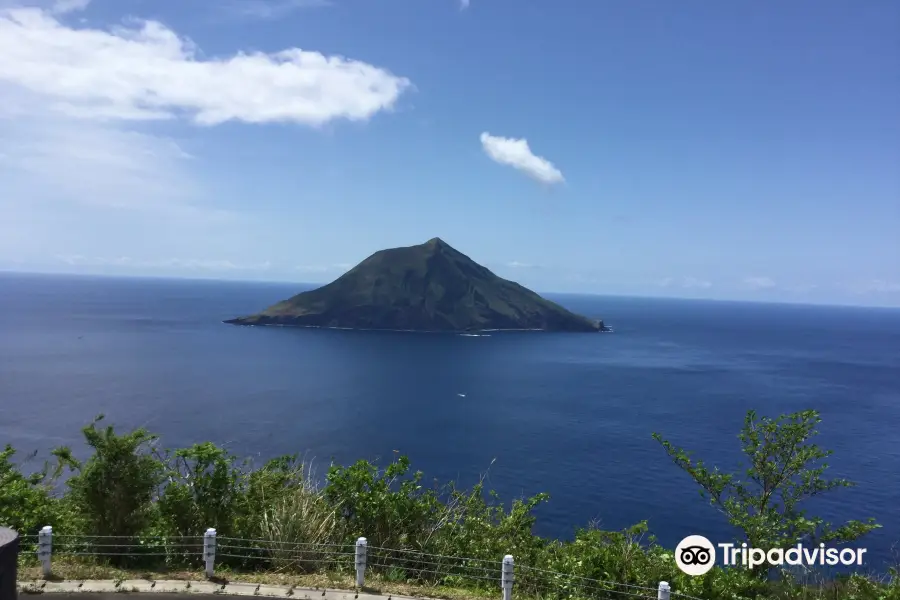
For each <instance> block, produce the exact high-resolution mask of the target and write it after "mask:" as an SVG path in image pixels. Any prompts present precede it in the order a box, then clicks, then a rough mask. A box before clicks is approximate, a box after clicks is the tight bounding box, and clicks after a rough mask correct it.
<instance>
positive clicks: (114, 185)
mask: <svg viewBox="0 0 900 600" xmlns="http://www.w3.org/2000/svg"><path fill="white" fill-rule="evenodd" d="M0 98H7V99H8V98H10V96H4V95H2V94H0ZM192 161H193V158H192V157H191V155H190V154H189V153H188V152H186V151H185V150H184V149H183V148H182V146H181V145H180V144H179V143H178V142H177V141H176V140H174V139H171V138H168V137H165V136H157V135H152V134H149V133H144V132H138V131H129V130H127V129H123V128H121V127H119V126H117V125H116V124H113V123H97V122H90V121H80V120H77V119H70V118H64V117H59V116H58V115H53V114H43V115H40V114H33V115H23V116H20V117H19V118H3V116H2V115H0V177H2V179H3V181H4V182H5V186H4V187H5V193H4V194H3V195H2V196H3V198H2V199H0V206H3V207H4V209H8V208H9V206H8V205H9V204H10V203H11V204H17V203H25V202H26V201H27V202H30V203H34V202H53V203H60V202H65V203H69V204H80V205H85V206H93V207H106V208H111V209H129V210H140V211H152V212H156V213H163V214H167V215H169V216H170V217H173V218H182V219H183V218H191V219H196V218H205V219H206V218H208V219H228V218H230V215H229V213H227V212H226V211H220V210H215V209H212V208H204V190H203V186H202V185H201V184H200V182H199V181H197V180H196V179H195V178H194V176H193V175H192V173H191V169H190V164H191V162H192ZM7 214H8V213H7Z"/></svg>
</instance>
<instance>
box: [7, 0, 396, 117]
mask: <svg viewBox="0 0 900 600" xmlns="http://www.w3.org/2000/svg"><path fill="white" fill-rule="evenodd" d="M0 56H2V57H3V59H2V60H0V82H6V83H8V84H11V85H13V86H16V87H18V88H20V89H26V90H30V91H31V92H33V93H35V94H37V95H40V96H41V97H42V98H44V99H46V100H47V101H48V103H49V106H50V107H51V108H52V109H53V110H55V111H57V112H61V113H64V114H66V115H69V116H73V117H76V118H99V119H117V120H147V119H166V118H176V117H180V116H188V117H190V118H192V119H193V121H194V122H196V123H198V124H201V125H216V124H219V123H224V122H227V121H243V122H246V123H266V122H291V123H299V124H304V125H312V126H318V125H323V124H325V123H328V122H330V121H333V120H337V119H347V120H351V121H363V120H367V119H369V118H370V117H372V116H373V115H375V114H376V113H378V112H381V111H386V110H390V109H391V108H393V107H394V105H395V103H396V101H397V99H398V98H399V96H400V95H401V94H402V93H403V92H404V91H405V90H407V89H409V88H410V87H411V83H410V81H409V80H408V79H406V78H404V77H398V76H395V75H393V74H392V73H390V72H389V71H387V70H385V69H382V68H379V67H376V66H373V65H370V64H367V63H364V62H361V61H356V60H351V59H348V58H345V57H342V56H325V55H323V54H321V53H319V52H314V51H308V50H301V49H299V48H289V49H286V50H283V51H280V52H276V53H273V54H265V53H261V52H251V53H237V54H235V55H232V56H229V57H222V58H208V59H204V58H202V57H201V54H200V53H199V51H198V49H197V48H196V47H195V46H194V44H193V43H192V42H191V41H190V40H188V39H185V38H182V37H180V36H179V35H178V34H177V33H176V32H174V31H172V30H171V29H169V28H168V27H166V26H165V25H163V24H161V23H159V22H156V21H141V22H137V23H134V24H132V25H131V26H128V27H126V26H121V27H118V28H114V29H111V30H109V31H106V30H101V29H88V28H74V27H70V26H68V25H66V24H63V23H62V22H60V21H59V20H58V19H57V18H56V17H55V16H54V15H53V14H52V13H51V12H49V11H47V10H41V9H39V8H13V9H5V10H0Z"/></svg>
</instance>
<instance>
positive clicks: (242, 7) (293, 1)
mask: <svg viewBox="0 0 900 600" xmlns="http://www.w3.org/2000/svg"><path fill="white" fill-rule="evenodd" d="M331 5H332V2H331V0H232V1H231V2H229V3H228V4H226V5H225V6H226V7H227V10H228V11H229V12H230V13H232V14H233V15H235V16H237V17H248V18H252V19H264V20H270V19H283V18H285V17H287V16H288V15H290V14H291V13H292V12H295V11H298V10H304V9H308V8H324V7H326V6H331Z"/></svg>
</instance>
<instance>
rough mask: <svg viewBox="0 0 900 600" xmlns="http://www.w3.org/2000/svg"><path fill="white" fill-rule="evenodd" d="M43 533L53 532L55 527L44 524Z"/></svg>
mask: <svg viewBox="0 0 900 600" xmlns="http://www.w3.org/2000/svg"><path fill="white" fill-rule="evenodd" d="M41 533H53V527H52V526H50V525H44V526H43V527H41Z"/></svg>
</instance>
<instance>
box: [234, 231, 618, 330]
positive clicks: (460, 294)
mask: <svg viewBox="0 0 900 600" xmlns="http://www.w3.org/2000/svg"><path fill="white" fill-rule="evenodd" d="M225 323H230V324H234V325H275V326H292V327H328V328H340V329H369V330H372V329H375V330H395V331H396V330H400V331H433V332H441V331H444V332H482V331H502V330H532V331H570V332H601V331H609V329H608V328H607V327H606V326H605V325H604V324H603V321H601V320H594V319H588V318H586V317H583V316H580V315H577V314H574V313H572V312H569V311H568V310H566V309H565V308H563V307H562V306H560V305H558V304H556V303H554V302H551V301H549V300H547V299H545V298H542V297H541V296H539V295H538V294H536V293H534V292H532V291H531V290H529V289H527V288H525V287H523V286H521V285H519V284H518V283H514V282H512V281H509V280H506V279H503V278H502V277H498V276H497V275H495V274H494V273H492V272H491V271H490V270H489V269H487V268H485V267H483V266H481V265H479V264H478V263H476V262H475V261H473V260H472V259H471V258H469V257H468V256H466V255H465V254H463V253H461V252H459V251H458V250H456V249H454V248H453V247H451V246H450V245H449V244H447V243H446V242H444V241H443V240H441V239H440V238H433V239H430V240H428V241H427V242H425V243H424V244H419V245H417V246H407V247H402V248H390V249H387V250H380V251H378V252H376V253H375V254H373V255H372V256H370V257H369V258H367V259H365V260H364V261H362V262H361V263H359V264H358V265H356V266H355V267H353V268H352V269H350V270H349V271H347V272H346V273H344V274H343V275H342V276H340V277H339V278H337V279H336V280H334V281H332V282H331V283H329V284H327V285H324V286H322V287H320V288H317V289H314V290H311V291H308V292H303V293H300V294H297V295H296V296H293V297H292V298H288V299H287V300H284V301H282V302H279V303H277V304H275V305H273V306H270V307H269V308H267V309H265V310H264V311H262V312H261V313H258V314H255V315H250V316H245V317H239V318H236V319H230V320H227V321H225Z"/></svg>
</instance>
